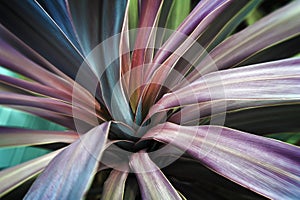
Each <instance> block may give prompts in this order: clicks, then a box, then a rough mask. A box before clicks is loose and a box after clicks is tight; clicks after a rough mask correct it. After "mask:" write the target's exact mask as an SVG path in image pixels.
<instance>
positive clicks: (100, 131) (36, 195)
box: [25, 123, 110, 199]
mask: <svg viewBox="0 0 300 200" xmlns="http://www.w3.org/2000/svg"><path fill="white" fill-rule="evenodd" d="M109 127H110V123H103V124H101V125H99V126H97V127H95V128H94V129H92V130H91V131H89V132H88V133H86V134H85V135H83V136H82V137H81V138H80V139H78V140H77V141H76V142H74V143H72V144H71V145H70V146H68V147H66V149H64V150H63V151H62V152H61V153H59V154H58V155H57V156H56V157H55V158H54V159H53V160H52V161H51V162H50V164H49V165H48V166H47V168H46V169H45V170H44V172H43V173H42V174H41V175H40V176H39V177H38V178H37V180H36V181H35V182H34V184H33V185H32V186H31V188H30V190H29V192H28V193H27V195H26V196H25V199H81V198H83V197H84V195H85V193H86V191H87V190H88V188H89V186H90V184H91V181H92V179H93V175H94V173H95V172H96V170H97V167H98V165H99V160H100V159H101V157H102V153H103V151H104V147H105V144H106V141H107V135H108V131H109ZM57 166H59V169H58V168H57Z"/></svg>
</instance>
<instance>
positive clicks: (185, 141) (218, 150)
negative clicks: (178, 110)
mask: <svg viewBox="0 0 300 200" xmlns="http://www.w3.org/2000/svg"><path fill="white" fill-rule="evenodd" d="M178 130H179V131H178ZM144 138H149V139H150V138H151V139H155V140H158V141H160V142H164V143H170V144H172V145H174V146H176V147H178V148H180V149H184V150H186V152H187V153H188V154H190V155H191V156H192V157H194V158H196V159H198V160H199V161H201V162H202V163H203V164H204V165H206V166H207V167H209V168H210V169H212V170H214V171H216V172H217V173H219V174H221V175H222V176H224V177H226V178H228V179H230V180H232V181H234V182H236V183H238V184H240V185H242V186H244V187H247V188H248V189H250V190H253V191H255V192H257V193H260V194H262V195H264V196H266V197H269V198H273V199H293V198H297V197H299V195H300V191H299V187H300V148H299V147H296V146H293V145H289V144H286V143H283V142H280V141H276V140H274V139H269V138H264V137H261V136H256V135H252V134H249V133H245V132H241V131H238V130H234V129H229V128H225V127H220V126H190V127H183V126H179V125H176V124H172V123H165V124H162V125H160V126H157V127H155V128H154V129H152V130H150V131H149V132H148V133H147V134H146V135H145V136H144Z"/></svg>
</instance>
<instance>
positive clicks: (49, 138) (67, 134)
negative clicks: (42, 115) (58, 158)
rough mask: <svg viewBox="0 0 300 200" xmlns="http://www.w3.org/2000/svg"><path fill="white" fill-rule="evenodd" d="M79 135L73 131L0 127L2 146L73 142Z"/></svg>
mask: <svg viewBox="0 0 300 200" xmlns="http://www.w3.org/2000/svg"><path fill="white" fill-rule="evenodd" d="M78 137H79V135H78V133H76V132H73V131H45V130H31V129H21V128H9V127H0V146H1V147H6V146H20V145H26V146H27V145H38V144H49V143H55V142H64V143H72V142H74V141H75V140H77V139H78Z"/></svg>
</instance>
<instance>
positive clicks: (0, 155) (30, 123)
mask: <svg viewBox="0 0 300 200" xmlns="http://www.w3.org/2000/svg"><path fill="white" fill-rule="evenodd" d="M0 126H7V127H18V128H27V129H34V130H38V129H41V130H57V131H59V130H61V131H62V130H65V128H64V127H62V126H60V125H57V124H55V123H52V122H50V121H47V120H45V119H42V118H40V117H36V116H34V115H31V114H28V113H25V112H21V111H18V110H15V109H11V108H6V107H3V106H0ZM48 152H49V151H47V150H44V149H41V148H35V147H18V148H0V168H7V167H11V166H15V165H17V164H20V163H23V162H25V161H28V160H31V159H33V158H36V157H39V156H42V155H44V154H46V153H48Z"/></svg>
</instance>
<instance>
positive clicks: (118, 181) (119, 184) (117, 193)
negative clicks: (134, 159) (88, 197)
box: [102, 170, 128, 199]
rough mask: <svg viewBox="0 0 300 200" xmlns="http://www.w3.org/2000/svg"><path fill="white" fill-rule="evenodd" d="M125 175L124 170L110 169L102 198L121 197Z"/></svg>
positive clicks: (126, 174) (126, 173)
mask: <svg viewBox="0 0 300 200" xmlns="http://www.w3.org/2000/svg"><path fill="white" fill-rule="evenodd" d="M127 176H128V172H126V171H124V172H123V171H117V170H112V171H111V172H110V174H109V177H108V178H107V180H106V181H105V184H104V189H103V194H102V199H123V196H124V189H125V182H126V179H127Z"/></svg>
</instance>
